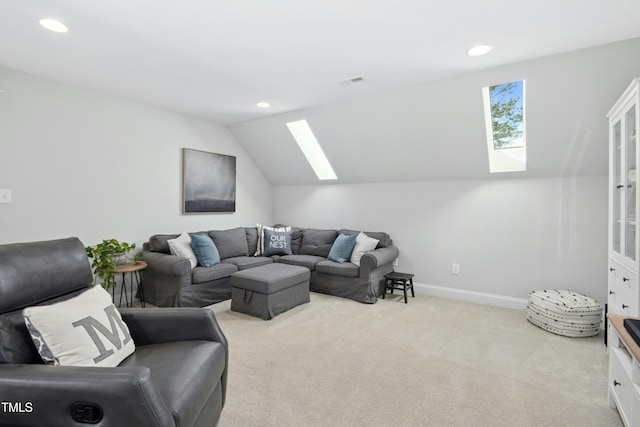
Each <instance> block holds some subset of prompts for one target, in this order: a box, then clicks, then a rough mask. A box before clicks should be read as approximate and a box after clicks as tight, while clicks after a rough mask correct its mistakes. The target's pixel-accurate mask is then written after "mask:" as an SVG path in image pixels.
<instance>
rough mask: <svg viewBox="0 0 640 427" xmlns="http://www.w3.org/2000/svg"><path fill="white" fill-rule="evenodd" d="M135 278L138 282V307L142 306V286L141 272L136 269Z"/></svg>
mask: <svg viewBox="0 0 640 427" xmlns="http://www.w3.org/2000/svg"><path fill="white" fill-rule="evenodd" d="M136 279H137V282H138V294H139V295H140V307H142V308H144V289H143V288H142V274H141V273H140V271H136Z"/></svg>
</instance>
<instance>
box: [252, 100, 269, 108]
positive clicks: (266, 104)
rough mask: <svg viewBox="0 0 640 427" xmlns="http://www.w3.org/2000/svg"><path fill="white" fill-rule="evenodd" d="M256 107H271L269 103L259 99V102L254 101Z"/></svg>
mask: <svg viewBox="0 0 640 427" xmlns="http://www.w3.org/2000/svg"><path fill="white" fill-rule="evenodd" d="M256 107H258V108H269V107H271V104H269V103H268V102H264V101H260V102H257V103H256Z"/></svg>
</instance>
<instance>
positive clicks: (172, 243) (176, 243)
mask: <svg viewBox="0 0 640 427" xmlns="http://www.w3.org/2000/svg"><path fill="white" fill-rule="evenodd" d="M167 243H168V244H169V251H171V255H176V256H179V257H181V258H186V259H188V260H189V262H190V263H191V268H195V266H196V265H198V258H197V257H196V254H195V252H193V248H192V247H191V236H189V233H187V232H186V231H185V232H184V233H182V234H181V235H179V236H178V237H176V238H175V239H169V240H167Z"/></svg>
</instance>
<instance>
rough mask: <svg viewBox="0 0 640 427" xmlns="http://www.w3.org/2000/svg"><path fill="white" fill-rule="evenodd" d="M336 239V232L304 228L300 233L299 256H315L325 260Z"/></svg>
mask: <svg viewBox="0 0 640 427" xmlns="http://www.w3.org/2000/svg"><path fill="white" fill-rule="evenodd" d="M337 237H338V232H337V231H336V230H317V229H313V228H305V229H304V230H303V231H302V246H301V247H300V255H315V256H321V257H324V258H326V257H327V256H329V251H330V250H331V246H332V245H333V242H334V241H335V240H336V238H337Z"/></svg>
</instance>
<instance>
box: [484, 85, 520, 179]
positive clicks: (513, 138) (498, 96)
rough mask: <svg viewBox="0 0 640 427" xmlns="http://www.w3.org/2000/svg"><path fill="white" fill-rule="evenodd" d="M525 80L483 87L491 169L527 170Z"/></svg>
mask: <svg viewBox="0 0 640 427" xmlns="http://www.w3.org/2000/svg"><path fill="white" fill-rule="evenodd" d="M524 94H525V92H524V80H518V81H515V82H509V83H502V84H499V85H495V86H487V87H484V88H482V98H483V102H484V117H485V127H486V132H487V151H488V153H489V170H490V172H491V173H496V172H521V171H525V170H527V150H526V138H525V137H526V132H525V96H524Z"/></svg>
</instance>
